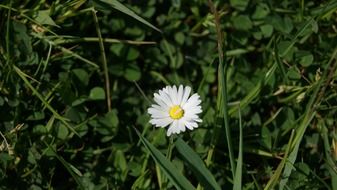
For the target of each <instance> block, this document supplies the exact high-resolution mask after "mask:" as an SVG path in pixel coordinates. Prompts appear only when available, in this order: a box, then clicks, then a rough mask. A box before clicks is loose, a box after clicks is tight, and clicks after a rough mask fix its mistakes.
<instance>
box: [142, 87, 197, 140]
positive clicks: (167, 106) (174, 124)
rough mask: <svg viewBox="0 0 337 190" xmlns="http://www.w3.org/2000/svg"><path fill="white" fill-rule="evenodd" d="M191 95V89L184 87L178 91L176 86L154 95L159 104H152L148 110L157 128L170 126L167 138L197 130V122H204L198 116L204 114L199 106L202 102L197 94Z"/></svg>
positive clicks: (152, 122) (151, 121)
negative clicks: (186, 131)
mask: <svg viewBox="0 0 337 190" xmlns="http://www.w3.org/2000/svg"><path fill="white" fill-rule="evenodd" d="M190 93H191V87H189V86H186V87H185V88H184V87H183V86H182V85H180V86H179V88H178V89H177V87H176V86H166V87H165V88H163V89H161V90H159V92H158V93H154V101H155V102H156V103H157V104H152V106H151V107H150V108H149V109H148V110H147V112H148V113H149V114H150V115H151V120H150V123H151V124H153V125H155V126H156V127H166V126H168V125H170V126H169V128H168V130H167V136H170V135H171V134H174V133H176V134H179V133H180V132H184V131H185V130H186V128H188V129H190V130H193V129H194V128H197V127H198V123H197V122H201V121H202V120H201V119H200V118H199V116H198V115H197V114H199V113H201V112H202V110H201V106H200V105H199V104H200V103H201V100H200V96H199V95H198V94H197V93H195V94H193V95H192V96H191V97H189V96H190Z"/></svg>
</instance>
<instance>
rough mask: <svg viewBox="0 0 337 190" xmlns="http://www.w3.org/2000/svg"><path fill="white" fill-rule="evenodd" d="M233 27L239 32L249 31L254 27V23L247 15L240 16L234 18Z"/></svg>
mask: <svg viewBox="0 0 337 190" xmlns="http://www.w3.org/2000/svg"><path fill="white" fill-rule="evenodd" d="M232 22H233V25H234V27H235V28H236V29H238V30H249V29H251V28H252V27H253V23H252V21H251V20H250V18H249V17H248V16H246V15H239V16H237V17H234V18H232Z"/></svg>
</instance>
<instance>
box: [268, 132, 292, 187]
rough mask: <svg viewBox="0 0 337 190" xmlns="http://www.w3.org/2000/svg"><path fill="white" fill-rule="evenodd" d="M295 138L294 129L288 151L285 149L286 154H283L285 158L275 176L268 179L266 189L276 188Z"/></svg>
mask: <svg viewBox="0 0 337 190" xmlns="http://www.w3.org/2000/svg"><path fill="white" fill-rule="evenodd" d="M293 138H294V131H292V133H291V135H290V139H289V142H288V146H287V148H286V151H285V154H284V156H283V159H282V161H281V163H280V164H279V165H278V166H277V168H276V170H275V172H274V174H273V176H272V177H271V178H270V179H269V181H268V183H267V185H266V186H265V188H264V190H272V189H274V186H275V185H276V184H277V183H278V181H279V178H280V177H281V173H282V170H283V168H284V165H285V163H286V162H287V159H288V154H289V151H290V149H291V144H292V141H293Z"/></svg>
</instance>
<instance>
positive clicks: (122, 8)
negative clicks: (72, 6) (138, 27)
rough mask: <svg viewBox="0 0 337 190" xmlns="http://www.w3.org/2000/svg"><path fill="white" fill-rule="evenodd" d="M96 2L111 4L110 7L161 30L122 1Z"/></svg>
mask: <svg viewBox="0 0 337 190" xmlns="http://www.w3.org/2000/svg"><path fill="white" fill-rule="evenodd" d="M94 1H95V2H96V3H100V4H102V3H104V4H107V5H109V6H110V7H112V8H114V9H116V10H118V11H120V12H122V13H124V14H127V15H129V16H131V17H132V18H134V19H136V20H138V21H139V22H141V23H143V24H145V25H147V26H149V27H151V28H152V29H154V30H156V31H158V32H161V30H159V29H158V28H157V27H155V26H153V25H152V24H151V23H149V22H148V21H146V20H144V19H143V18H142V17H140V16H138V15H137V14H136V13H134V12H133V11H132V10H130V9H129V8H127V7H126V6H125V5H123V4H122V3H120V2H119V1H117V0H94Z"/></svg>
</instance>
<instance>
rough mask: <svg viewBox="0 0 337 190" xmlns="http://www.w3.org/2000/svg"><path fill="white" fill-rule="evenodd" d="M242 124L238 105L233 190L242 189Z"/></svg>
mask: <svg viewBox="0 0 337 190" xmlns="http://www.w3.org/2000/svg"><path fill="white" fill-rule="evenodd" d="M242 133H243V132H242V122H241V109H240V104H239V156H238V161H237V164H236V170H235V177H234V186H233V190H241V189H242V162H243V158H242V157H243V156H242V152H243V134H242Z"/></svg>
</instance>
